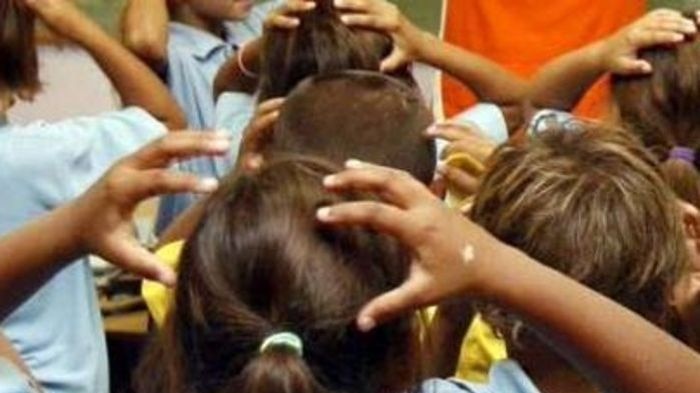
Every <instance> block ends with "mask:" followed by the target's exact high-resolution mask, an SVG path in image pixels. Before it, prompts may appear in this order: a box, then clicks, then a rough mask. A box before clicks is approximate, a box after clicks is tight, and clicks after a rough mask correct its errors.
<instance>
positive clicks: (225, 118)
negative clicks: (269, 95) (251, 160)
mask: <svg viewBox="0 0 700 393" xmlns="http://www.w3.org/2000/svg"><path fill="white" fill-rule="evenodd" d="M254 114H255V97H253V96H251V95H248V94H244V93H224V94H222V95H221V96H219V99H218V101H217V102H216V128H217V129H220V130H225V131H227V132H228V133H229V134H230V135H231V137H232V139H231V155H232V156H231V158H232V160H231V162H236V161H237V160H238V151H239V149H240V147H241V142H242V141H243V132H244V131H245V129H246V127H248V123H250V121H251V120H252V119H253V115H254Z"/></svg>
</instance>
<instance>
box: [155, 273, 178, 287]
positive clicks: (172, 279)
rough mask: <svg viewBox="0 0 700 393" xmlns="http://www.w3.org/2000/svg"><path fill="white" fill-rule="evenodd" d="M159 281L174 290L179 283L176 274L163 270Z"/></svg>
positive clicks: (159, 274)
mask: <svg viewBox="0 0 700 393" xmlns="http://www.w3.org/2000/svg"><path fill="white" fill-rule="evenodd" d="M158 281H159V282H160V283H162V284H163V285H165V286H167V287H169V288H172V287H174V286H175V283H176V282H177V276H176V275H175V272H173V271H172V270H170V269H163V270H161V271H160V272H159V273H158Z"/></svg>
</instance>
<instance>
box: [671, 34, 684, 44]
mask: <svg viewBox="0 0 700 393" xmlns="http://www.w3.org/2000/svg"><path fill="white" fill-rule="evenodd" d="M673 41H674V42H681V41H685V36H684V35H683V34H674V35H673Z"/></svg>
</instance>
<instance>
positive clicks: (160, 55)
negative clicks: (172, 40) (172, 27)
mask: <svg viewBox="0 0 700 393" xmlns="http://www.w3.org/2000/svg"><path fill="white" fill-rule="evenodd" d="M169 20H170V15H169V14H168V5H167V2H166V0H129V2H128V3H127V5H126V8H125V10H124V15H123V16H122V39H123V41H124V45H125V46H126V47H127V48H129V50H130V51H132V52H133V53H135V54H136V56H138V57H140V58H141V60H143V61H145V62H146V63H147V64H149V65H150V66H151V67H153V68H154V69H155V70H156V71H157V72H159V73H160V72H162V71H163V70H164V69H165V67H166V66H167V61H168V59H167V51H168V22H169Z"/></svg>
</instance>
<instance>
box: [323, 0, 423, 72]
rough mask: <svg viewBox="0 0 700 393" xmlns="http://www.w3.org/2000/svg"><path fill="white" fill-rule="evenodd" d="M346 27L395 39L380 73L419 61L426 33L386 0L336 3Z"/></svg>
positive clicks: (347, 0) (341, 0)
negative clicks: (376, 31) (372, 31)
mask: <svg viewBox="0 0 700 393" xmlns="http://www.w3.org/2000/svg"><path fill="white" fill-rule="evenodd" d="M334 4H335V7H336V8H338V9H339V10H341V11H342V12H343V15H342V16H341V20H342V21H343V22H344V23H345V24H346V25H348V26H353V27H362V28H368V29H373V30H379V31H382V32H384V33H386V34H388V35H390V36H391V38H392V39H393V40H394V50H393V52H392V53H391V54H390V55H389V56H388V57H387V58H386V59H384V61H383V62H382V65H381V70H382V72H391V71H395V70H397V69H399V68H401V67H404V66H406V65H408V64H410V63H412V62H414V61H417V60H420V59H421V58H422V54H423V51H424V47H425V45H426V41H427V40H426V37H427V36H428V33H426V32H424V31H422V30H421V29H419V28H418V27H416V26H415V25H414V24H413V23H411V21H410V20H408V18H406V17H405V16H404V15H403V14H402V13H401V10H399V8H398V7H397V6H396V5H394V4H392V3H390V2H388V1H386V0H335V1H334Z"/></svg>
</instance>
